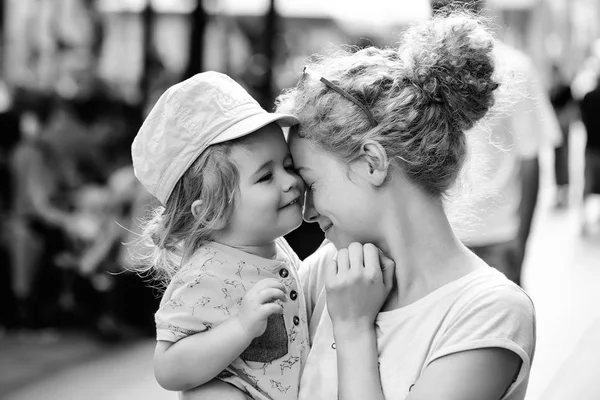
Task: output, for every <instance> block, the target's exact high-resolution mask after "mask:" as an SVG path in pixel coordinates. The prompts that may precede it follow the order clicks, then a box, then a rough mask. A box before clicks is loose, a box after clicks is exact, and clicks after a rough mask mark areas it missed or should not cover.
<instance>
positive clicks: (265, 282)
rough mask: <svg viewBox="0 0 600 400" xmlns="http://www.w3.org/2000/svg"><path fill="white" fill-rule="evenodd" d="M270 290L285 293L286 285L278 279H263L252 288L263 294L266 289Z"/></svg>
mask: <svg viewBox="0 0 600 400" xmlns="http://www.w3.org/2000/svg"><path fill="white" fill-rule="evenodd" d="M268 288H273V289H279V290H282V291H283V292H285V285H284V284H283V283H282V282H280V281H278V280H277V279H273V278H265V279H261V280H260V281H258V282H257V283H256V284H255V285H254V286H253V287H252V289H254V290H255V291H257V292H261V291H263V290H264V289H268Z"/></svg>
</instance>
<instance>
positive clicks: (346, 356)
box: [326, 243, 394, 400]
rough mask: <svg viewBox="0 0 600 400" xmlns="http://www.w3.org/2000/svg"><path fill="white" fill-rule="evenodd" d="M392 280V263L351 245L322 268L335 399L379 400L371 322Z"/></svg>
mask: <svg viewBox="0 0 600 400" xmlns="http://www.w3.org/2000/svg"><path fill="white" fill-rule="evenodd" d="M393 276H394V262H393V261H392V260H390V259H388V258H387V257H385V256H384V255H383V254H381V252H380V251H379V250H378V249H377V248H376V247H375V246H374V245H372V244H366V245H364V246H362V245H361V244H359V243H351V244H350V246H348V249H341V250H340V251H339V252H338V254H337V260H334V261H333V262H332V263H331V265H329V266H328V268H327V276H326V290H327V307H328V311H329V314H330V316H331V321H332V323H333V336H334V338H335V345H336V354H337V367H338V397H339V399H340V400H350V399H373V400H379V399H383V391H382V388H381V379H380V377H379V368H378V364H377V357H378V354H377V340H376V339H377V338H376V336H375V324H374V321H375V317H376V316H377V314H378V313H379V310H380V309H381V306H382V305H383V303H384V302H385V300H386V298H387V296H388V293H389V292H390V290H391V288H392V282H393Z"/></svg>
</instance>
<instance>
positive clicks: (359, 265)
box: [348, 242, 364, 273]
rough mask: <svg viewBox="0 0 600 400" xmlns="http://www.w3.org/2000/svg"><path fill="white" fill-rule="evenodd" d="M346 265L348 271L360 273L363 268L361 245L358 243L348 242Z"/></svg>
mask: <svg viewBox="0 0 600 400" xmlns="http://www.w3.org/2000/svg"><path fill="white" fill-rule="evenodd" d="M348 259H349V263H348V267H349V269H350V271H352V270H354V272H357V273H360V272H362V271H361V270H362V269H363V268H364V258H363V245H362V244H360V243H356V242H354V243H350V246H348Z"/></svg>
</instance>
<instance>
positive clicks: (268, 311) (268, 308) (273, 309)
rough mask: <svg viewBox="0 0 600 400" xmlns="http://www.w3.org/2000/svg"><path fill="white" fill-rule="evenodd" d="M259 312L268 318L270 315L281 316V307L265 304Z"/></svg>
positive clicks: (274, 304) (275, 304)
mask: <svg viewBox="0 0 600 400" xmlns="http://www.w3.org/2000/svg"><path fill="white" fill-rule="evenodd" d="M260 310H261V312H263V313H264V316H266V317H268V316H269V315H272V314H283V307H281V306H280V305H279V304H277V303H266V304H263V305H262V306H261V307H260Z"/></svg>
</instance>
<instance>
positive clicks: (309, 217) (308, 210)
mask: <svg viewBox="0 0 600 400" xmlns="http://www.w3.org/2000/svg"><path fill="white" fill-rule="evenodd" d="M318 216H319V213H318V212H317V210H316V209H315V206H314V204H313V196H312V192H311V191H310V190H307V191H306V194H305V195H304V208H303V209H302V218H303V219H304V220H305V221H306V222H316V221H317V217H318Z"/></svg>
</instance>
